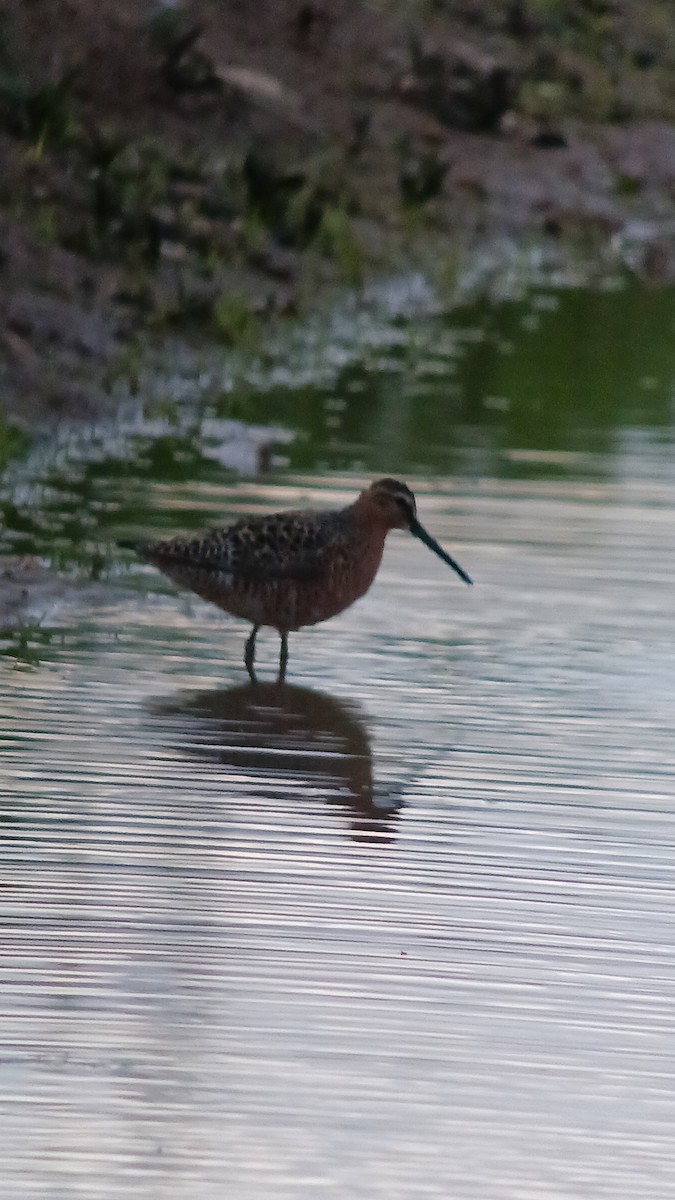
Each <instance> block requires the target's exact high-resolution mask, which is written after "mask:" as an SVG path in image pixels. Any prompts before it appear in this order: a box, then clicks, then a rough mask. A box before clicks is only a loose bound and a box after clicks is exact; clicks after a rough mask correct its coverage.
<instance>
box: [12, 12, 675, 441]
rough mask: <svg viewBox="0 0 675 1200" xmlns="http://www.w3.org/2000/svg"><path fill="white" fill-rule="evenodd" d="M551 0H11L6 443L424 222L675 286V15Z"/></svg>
mask: <svg viewBox="0 0 675 1200" xmlns="http://www.w3.org/2000/svg"><path fill="white" fill-rule="evenodd" d="M549 7H550V8H551V10H552V15H550V16H549V17H548V18H547V19H546V20H545V19H544V17H543V16H542V15H541V14H539V15H537V13H538V12H539V8H538V6H534V7H533V8H532V11H530V6H528V5H527V4H497V5H495V6H491V10H492V11H491V13H490V15H489V16H486V15H485V13H484V11H483V6H479V5H472V4H464V5H456V4H453V3H448V4H446V5H424V4H419V5H412V6H407V8H406V7H405V6H399V5H396V4H391V5H379V6H378V5H373V6H368V5H362V6H358V8H357V9H356V10H355V9H354V6H350V5H347V4H335V5H327V4H325V3H320V2H318V0H317V2H310V3H286V2H285V3H282V4H272V3H261V4H260V5H259V6H257V7H256V19H255V21H253V20H252V18H251V10H250V8H249V7H248V6H246V5H242V4H239V3H236V2H234V0H232V2H230V3H228V4H224V5H223V4H216V3H215V2H214V0H199V2H198V0H195V2H194V3H184V4H175V5H161V4H158V3H155V4H153V3H148V4H146V5H143V6H140V8H139V6H138V5H137V4H135V3H134V4H132V3H131V2H130V0H129V2H116V3H114V4H113V3H108V2H103V3H101V4H99V5H97V6H90V5H88V4H86V3H84V2H81V3H80V2H76V0H69V2H66V0H59V2H57V3H51V4H50V5H49V6H47V5H46V4H43V3H42V2H41V0H36V2H35V3H34V4H31V5H27V6H25V7H24V8H23V9H21V10H17V12H13V11H12V12H11V13H10V12H9V11H5V12H4V13H2V12H1V11H0V23H1V24H0V31H1V32H2V34H3V37H2V50H1V51H0V58H1V59H2V63H1V65H2V68H3V71H2V83H1V86H0V116H1V118H2V119H1V120H0V152H1V153H2V157H3V162H4V165H5V170H4V183H3V184H2V186H0V272H1V274H2V282H3V287H2V292H1V299H0V378H1V380H2V383H1V386H2V394H3V401H2V410H3V412H4V418H3V419H2V424H3V427H4V428H3V431H2V441H3V444H4V446H5V450H4V453H3V455H2V459H3V460H4V459H6V458H7V457H8V456H9V449H8V448H10V447H11V445H12V444H13V443H12V439H13V438H14V439H15V438H16V436H17V433H16V431H17V430H18V431H19V436H21V435H27V436H30V435H31V434H32V433H33V432H34V431H35V430H37V429H44V428H45V427H48V426H49V425H50V423H53V422H54V421H59V420H62V419H64V418H66V419H83V420H95V419H99V418H101V417H102V416H106V415H110V414H112V413H113V412H114V410H115V407H116V405H117V403H118V402H119V395H120V391H129V390H131V391H133V388H134V382H135V380H136V378H137V377H138V376H139V375H140V374H142V364H143V362H144V359H145V355H146V352H147V351H148V349H150V350H151V352H152V354H154V355H157V354H161V350H162V346H163V345H169V344H171V345H172V346H174V347H175V346H176V345H178V344H184V345H189V346H198V345H200V344H201V345H210V346H215V347H217V346H222V347H223V349H224V350H227V349H228V348H236V349H241V348H242V347H243V348H244V349H246V347H247V346H249V345H250V346H253V347H255V346H256V344H258V342H259V339H260V337H261V335H262V334H264V332H265V330H267V329H269V327H270V326H271V325H274V324H276V325H278V326H280V327H282V328H283V325H284V323H286V322H290V321H293V320H296V319H297V318H298V317H300V318H302V317H303V315H304V314H306V313H307V312H308V311H310V310H311V308H312V306H313V304H314V303H315V299H316V296H317V294H320V293H321V291H322V290H323V291H325V290H326V289H327V288H330V287H335V286H347V287H352V288H355V289H358V288H359V287H360V286H361V285H362V283H363V282H364V281H365V280H368V279H370V278H373V277H374V276H377V275H378V274H383V273H387V272H389V271H391V270H392V269H394V268H395V267H400V266H401V264H402V263H406V262H407V263H409V264H418V265H419V263H420V262H422V263H424V259H425V254H424V247H425V246H426V245H428V244H429V243H432V244H433V246H434V257H435V262H436V264H437V265H438V264H439V263H440V264H441V268H442V267H443V264H444V263H445V264H447V267H448V269H451V267H452V264H453V263H454V262H456V261H457V259H458V256H460V255H461V256H463V258H464V260H465V261H466V259H467V257H469V258H470V256H471V254H472V252H473V249H474V248H475V247H477V246H483V245H485V244H486V243H489V242H490V240H491V239H503V238H510V239H512V240H514V241H515V242H519V241H521V242H526V241H527V240H528V239H541V240H543V241H548V242H549V243H551V244H554V245H555V244H560V245H562V244H565V243H570V244H575V245H577V246H578V247H580V253H581V254H583V255H585V256H586V257H587V258H588V260H589V261H591V260H593V259H596V260H597V261H598V262H600V263H602V262H603V261H605V260H607V258H608V257H613V258H614V259H615V260H620V261H622V262H623V263H624V265H627V266H628V267H629V269H631V270H633V271H635V272H637V273H638V274H640V275H641V276H643V277H644V278H645V279H646V280H648V281H649V282H650V283H653V284H656V285H658V284H662V283H671V282H672V281H673V279H675V253H674V252H673V238H672V230H673V220H674V219H675V124H673V123H672V119H673V115H674V113H675V97H673V96H672V95H671V93H670V88H669V84H668V72H669V69H670V66H671V59H673V61H675V17H673V16H670V15H669V10H668V6H666V5H662V4H655V5H652V6H650V7H649V13H648V14H646V17H645V13H643V14H642V20H641V23H639V24H638V23H636V22H635V21H632V19H631V18H630V6H627V5H622V4H617V5H614V6H613V8H611V7H610V6H601V7H603V11H604V10H606V11H605V17H604V24H603V23H602V22H599V17H597V15H596V17H593V16H592V12H593V11H594V10H593V6H589V5H584V4H583V3H581V2H579V3H578V4H577V5H573V6H571V8H573V9H574V14H572V16H574V21H576V24H575V23H574V21H572V16H570V21H572V24H571V25H570V30H571V33H570V31H569V30H568V29H567V28H565V30H564V31H562V32H561V29H562V27H560V28H559V27H558V26H556V25H555V21H554V19H553V18H554V17H555V13H553V10H554V9H555V8H556V7H557V6H549ZM596 7H597V6H596ZM535 9H536V10H537V12H536V13H535ZM225 17H226V18H227V19H224V18H225ZM594 21H595V24H594ZM547 22H548V23H547ZM596 27H597V28H596ZM598 31H600V32H601V33H602V37H601V38H600V40H599V39H598ZM655 31H656V32H655ZM563 32H564V33H565V36H564V37H563V36H562V33H563ZM657 34H658V36H657ZM603 39H604V41H603ZM610 51H611V54H610ZM612 55H614V58H613V59H612ZM28 62H30V64H31V66H30V70H28V69H27V68H26V66H25V64H26V63H28ZM608 62H609V64H610V65H609V66H608V65H607V64H608ZM612 62H614V66H612ZM627 247H628V249H627ZM423 269H425V268H424V266H423Z"/></svg>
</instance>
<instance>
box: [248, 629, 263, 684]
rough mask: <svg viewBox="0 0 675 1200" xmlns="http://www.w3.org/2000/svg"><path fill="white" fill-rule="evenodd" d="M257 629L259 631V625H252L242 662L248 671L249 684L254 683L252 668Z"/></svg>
mask: <svg viewBox="0 0 675 1200" xmlns="http://www.w3.org/2000/svg"><path fill="white" fill-rule="evenodd" d="M259 629H260V626H259V625H254V626H253V630H252V632H251V636H250V638H249V639H248V641H247V642H246V649H245V650H244V662H245V663H246V670H247V671H248V673H249V678H250V680H251V683H255V682H256V677H255V670H254V667H253V662H254V659H255V635H256V633H257V632H258V630H259Z"/></svg>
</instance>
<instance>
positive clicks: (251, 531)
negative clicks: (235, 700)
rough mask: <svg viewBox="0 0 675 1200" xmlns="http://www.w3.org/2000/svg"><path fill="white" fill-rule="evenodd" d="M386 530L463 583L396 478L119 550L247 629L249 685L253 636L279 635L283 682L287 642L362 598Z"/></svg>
mask: <svg viewBox="0 0 675 1200" xmlns="http://www.w3.org/2000/svg"><path fill="white" fill-rule="evenodd" d="M390 529H408V530H410V532H411V533H412V534H413V536H414V537H416V538H419V540H420V541H421V542H424V545H425V546H428V547H429V549H430V550H433V552H434V554H437V555H438V557H439V558H442V559H443V562H445V563H447V564H448V566H450V567H452V569H453V571H456V572H457V574H458V575H459V576H460V578H461V579H463V580H464V582H465V583H471V579H470V578H469V576H468V575H467V574H466V572H465V571H463V570H462V568H461V567H460V566H459V564H458V563H456V562H455V560H454V559H453V558H451V557H450V555H449V554H446V552H445V550H443V548H442V547H441V546H439V544H438V542H437V541H435V540H434V538H432V537H431V535H430V534H429V533H427V531H426V529H424V528H423V527H422V525H420V522H419V521H418V520H417V508H416V505H415V497H414V496H413V494H412V492H411V491H410V488H408V487H406V485H405V484H404V483H399V482H398V481H397V480H396V479H379V480H378V481H377V482H376V483H373V484H371V486H370V487H369V488H368V489H367V490H366V491H364V492H361V494H360V496H358V497H357V499H356V500H355V501H354V503H353V504H349V505H347V507H346V508H339V509H333V510H329V511H326V512H319V511H315V510H313V509H306V510H305V509H303V510H299V511H295V512H279V513H271V514H270V515H269V516H254V517H244V518H243V519H242V520H240V521H237V522H236V524H234V525H230V526H229V527H228V528H226V529H214V530H211V531H210V532H209V533H205V534H203V535H202V536H197V537H188V538H172V539H170V540H169V541H161V542H121V543H120V544H121V545H122V546H125V547H127V548H129V549H133V550H135V551H136V553H137V554H138V555H139V556H140V557H141V558H142V559H144V560H145V561H146V562H150V563H153V564H154V566H156V567H159V569H160V571H163V572H164V574H165V575H168V576H169V578H170V579H173V580H174V581H175V582H176V583H178V584H180V585H181V586H182V587H185V588H189V589H190V590H191V591H193V592H196V593H197V595H198V596H201V597H202V598H203V599H204V600H210V601H211V602H212V603H213V604H217V605H218V607H219V608H222V609H224V610H225V612H228V613H231V614H232V616H235V617H243V619H244V620H246V621H250V622H251V623H252V625H253V632H252V633H251V635H250V637H249V639H248V641H247V642H246V650H245V653H244V662H245V664H246V669H247V671H248V673H249V675H250V677H251V679H252V680H255V673H254V659H255V639H256V634H257V632H258V630H259V629H260V627H261V625H271V626H272V628H273V629H276V630H278V632H279V635H280V637H281V654H280V658H279V679H280V680H283V679H284V677H285V674H286V665H287V662H288V635H289V633H291V632H293V631H294V630H296V629H301V628H302V627H303V625H316V624H317V623H318V622H319V621H327V620H328V618H329V617H334V616H336V614H337V613H340V612H342V611H343V609H345V608H348V607H349V605H350V604H353V603H354V601H355V600H358V599H359V597H360V596H363V595H364V593H365V592H367V591H368V588H369V587H370V585H371V583H372V582H373V580H374V578H375V576H376V574H377V569H378V567H379V565H380V562H381V561H382V552H383V550H384V541H385V538H386V536H387V534H388V533H389V531H390Z"/></svg>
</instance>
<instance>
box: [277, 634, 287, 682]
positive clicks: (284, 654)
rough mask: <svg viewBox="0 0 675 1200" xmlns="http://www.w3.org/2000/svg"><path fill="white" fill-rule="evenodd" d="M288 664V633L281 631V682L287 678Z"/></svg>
mask: <svg viewBox="0 0 675 1200" xmlns="http://www.w3.org/2000/svg"><path fill="white" fill-rule="evenodd" d="M287 666H288V634H287V633H283V632H282V633H281V653H280V655H279V683H283V681H284V679H285V678H286V667H287Z"/></svg>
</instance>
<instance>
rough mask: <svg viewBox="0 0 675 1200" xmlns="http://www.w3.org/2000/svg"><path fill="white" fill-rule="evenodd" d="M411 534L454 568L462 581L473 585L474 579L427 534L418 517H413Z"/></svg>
mask: <svg viewBox="0 0 675 1200" xmlns="http://www.w3.org/2000/svg"><path fill="white" fill-rule="evenodd" d="M410 532H411V533H412V535H413V537H416V538H419V539H420V541H421V542H424V545H425V546H428V547H429V549H430V550H433V552H434V554H437V555H438V557H439V558H442V559H443V562H445V563H447V564H448V566H449V567H452V569H453V571H456V572H457V574H458V575H459V577H460V579H463V580H464V582H465V583H473V579H471V578H470V576H469V575H467V573H466V571H463V570H462V568H461V567H460V565H459V563H456V562H455V560H454V558H451V557H450V555H449V554H446V553H445V550H444V549H443V547H442V546H439V544H438V542H437V541H436V540H435V538H432V536H431V534H430V533H427V531H426V529H425V528H424V526H423V525H420V523H419V521H418V520H417V518H416V517H413V519H412V521H411V522H410Z"/></svg>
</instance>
